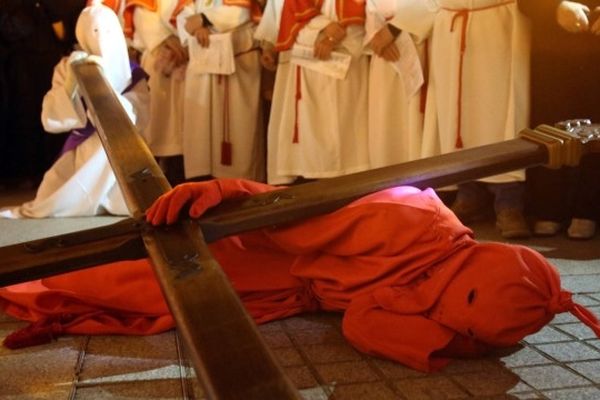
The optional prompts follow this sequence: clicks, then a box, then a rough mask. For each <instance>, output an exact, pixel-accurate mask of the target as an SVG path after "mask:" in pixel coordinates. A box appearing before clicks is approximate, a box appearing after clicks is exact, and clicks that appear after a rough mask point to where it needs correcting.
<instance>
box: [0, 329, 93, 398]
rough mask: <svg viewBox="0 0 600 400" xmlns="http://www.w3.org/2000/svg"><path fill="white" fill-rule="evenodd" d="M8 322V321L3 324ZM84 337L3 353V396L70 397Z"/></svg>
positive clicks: (0, 391) (0, 384) (0, 382)
mask: <svg viewBox="0 0 600 400" xmlns="http://www.w3.org/2000/svg"><path fill="white" fill-rule="evenodd" d="M3 325H7V324H3ZM81 348H82V337H72V336H67V337H63V338H61V339H60V340H57V341H54V342H52V343H49V344H46V345H40V346H34V347H28V348H24V349H20V350H7V349H4V351H3V352H2V354H1V355H0V399H9V398H16V399H17V398H18V399H28V398H30V399H34V398H36V399H37V396H38V395H39V396H40V398H44V399H46V398H48V399H53V400H62V399H67V396H68V394H69V392H70V391H71V387H72V385H73V377H74V375H75V367H76V365H77V362H78V359H79V354H80V352H81Z"/></svg>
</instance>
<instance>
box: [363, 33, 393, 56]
mask: <svg viewBox="0 0 600 400" xmlns="http://www.w3.org/2000/svg"><path fill="white" fill-rule="evenodd" d="M394 40H396V38H395V37H394V35H392V32H390V30H389V28H388V26H387V25H385V26H384V27H383V28H381V29H380V30H379V32H377V33H376V34H375V35H374V36H373V39H371V42H370V43H369V45H370V46H371V49H372V50H373V51H374V52H375V54H377V55H378V56H380V57H383V55H382V53H383V49H385V48H386V47H387V46H388V45H390V44H391V43H394Z"/></svg>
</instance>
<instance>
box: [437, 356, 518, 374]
mask: <svg viewBox="0 0 600 400" xmlns="http://www.w3.org/2000/svg"><path fill="white" fill-rule="evenodd" d="M483 370H493V371H498V370H506V369H505V367H504V365H502V363H501V362H500V361H498V360H497V359H495V358H473V359H456V360H452V361H451V362H450V364H448V366H446V367H445V368H444V369H443V370H442V372H443V373H444V374H447V375H451V374H463V373H467V372H477V371H483Z"/></svg>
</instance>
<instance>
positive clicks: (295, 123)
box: [292, 65, 302, 143]
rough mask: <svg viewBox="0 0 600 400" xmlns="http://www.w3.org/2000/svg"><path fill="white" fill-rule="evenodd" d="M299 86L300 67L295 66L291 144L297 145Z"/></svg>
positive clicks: (298, 132)
mask: <svg viewBox="0 0 600 400" xmlns="http://www.w3.org/2000/svg"><path fill="white" fill-rule="evenodd" d="M300 85H301V75H300V66H299V65H297V66H296V99H295V100H296V103H295V106H294V107H295V110H294V113H295V114H294V136H293V137H292V143H298V142H299V141H300V139H299V135H300V129H299V128H298V105H299V103H300V100H302V87H301V86H300Z"/></svg>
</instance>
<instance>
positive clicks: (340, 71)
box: [290, 44, 352, 79]
mask: <svg viewBox="0 0 600 400" xmlns="http://www.w3.org/2000/svg"><path fill="white" fill-rule="evenodd" d="M350 61H352V56H351V55H350V54H344V53H340V52H336V51H333V52H331V58H330V59H329V60H319V59H318V58H315V56H314V49H313V48H312V47H309V46H302V45H299V44H295V45H294V47H292V57H291V59H290V62H291V63H293V64H296V65H300V66H301V67H303V68H307V69H310V70H312V71H316V72H319V73H321V74H324V75H328V76H331V77H333V78H336V79H345V78H346V74H347V73H348V69H349V68H350Z"/></svg>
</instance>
